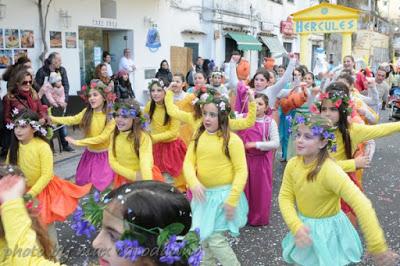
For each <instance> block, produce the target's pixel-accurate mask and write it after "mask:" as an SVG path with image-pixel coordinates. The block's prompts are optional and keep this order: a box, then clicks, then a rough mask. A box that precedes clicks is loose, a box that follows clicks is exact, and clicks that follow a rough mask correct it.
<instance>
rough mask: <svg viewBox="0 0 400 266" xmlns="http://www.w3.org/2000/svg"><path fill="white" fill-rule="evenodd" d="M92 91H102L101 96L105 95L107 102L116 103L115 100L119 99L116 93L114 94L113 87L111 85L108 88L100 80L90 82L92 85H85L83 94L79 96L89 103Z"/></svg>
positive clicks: (82, 89)
mask: <svg viewBox="0 0 400 266" xmlns="http://www.w3.org/2000/svg"><path fill="white" fill-rule="evenodd" d="M92 89H96V90H98V91H100V93H101V94H103V96H104V98H105V99H106V101H107V102H111V103H113V102H115V100H116V99H117V96H116V95H115V93H114V92H113V87H112V86H111V83H110V84H108V86H107V85H106V84H104V83H103V82H102V81H101V80H99V79H92V80H91V81H90V85H89V86H87V85H83V86H82V88H81V94H80V95H79V96H81V98H82V99H83V100H84V101H85V102H87V101H88V97H89V92H90V90H92Z"/></svg>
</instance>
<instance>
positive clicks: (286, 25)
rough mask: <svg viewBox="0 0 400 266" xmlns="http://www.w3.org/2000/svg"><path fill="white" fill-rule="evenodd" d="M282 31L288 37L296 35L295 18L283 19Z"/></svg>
mask: <svg viewBox="0 0 400 266" xmlns="http://www.w3.org/2000/svg"><path fill="white" fill-rule="evenodd" d="M280 32H281V34H282V35H283V36H284V37H286V38H290V37H293V36H294V30H293V19H292V18H291V17H288V18H287V19H286V20H282V21H281V27H280Z"/></svg>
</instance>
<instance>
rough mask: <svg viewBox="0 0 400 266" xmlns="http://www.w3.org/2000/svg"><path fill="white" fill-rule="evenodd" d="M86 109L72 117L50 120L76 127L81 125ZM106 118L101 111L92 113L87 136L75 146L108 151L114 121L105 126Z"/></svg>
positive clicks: (52, 117)
mask: <svg viewBox="0 0 400 266" xmlns="http://www.w3.org/2000/svg"><path fill="white" fill-rule="evenodd" d="M85 112H86V108H85V109H83V110H82V111H81V112H80V113H79V114H77V115H74V116H64V117H55V116H50V118H51V120H52V121H53V122H54V123H57V124H64V125H78V124H80V123H81V121H82V118H83V115H84V114H85ZM106 119H107V116H106V114H104V113H103V112H102V111H100V112H93V116H92V122H91V123H90V129H89V133H88V134H87V136H85V138H84V139H80V140H77V142H76V145H77V146H87V147H88V149H89V150H94V151H102V150H106V149H108V145H109V143H110V135H111V133H112V132H113V130H114V128H115V121H114V120H110V121H109V122H107V124H106Z"/></svg>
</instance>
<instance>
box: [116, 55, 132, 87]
mask: <svg viewBox="0 0 400 266" xmlns="http://www.w3.org/2000/svg"><path fill="white" fill-rule="evenodd" d="M131 54H132V53H131V50H130V49H128V48H125V49H124V56H123V57H121V59H120V60H119V66H118V71H120V70H125V71H127V72H128V73H129V80H130V82H131V83H132V84H134V83H133V72H134V71H135V70H136V67H135V65H134V64H133V60H132V58H131Z"/></svg>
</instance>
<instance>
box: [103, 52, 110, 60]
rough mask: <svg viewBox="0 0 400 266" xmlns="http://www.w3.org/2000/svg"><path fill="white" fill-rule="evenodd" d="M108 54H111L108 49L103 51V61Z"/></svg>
mask: <svg viewBox="0 0 400 266" xmlns="http://www.w3.org/2000/svg"><path fill="white" fill-rule="evenodd" d="M107 56H111V54H110V53H109V52H107V51H104V52H103V57H102V58H103V61H104V59H105V58H106V57H107Z"/></svg>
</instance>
